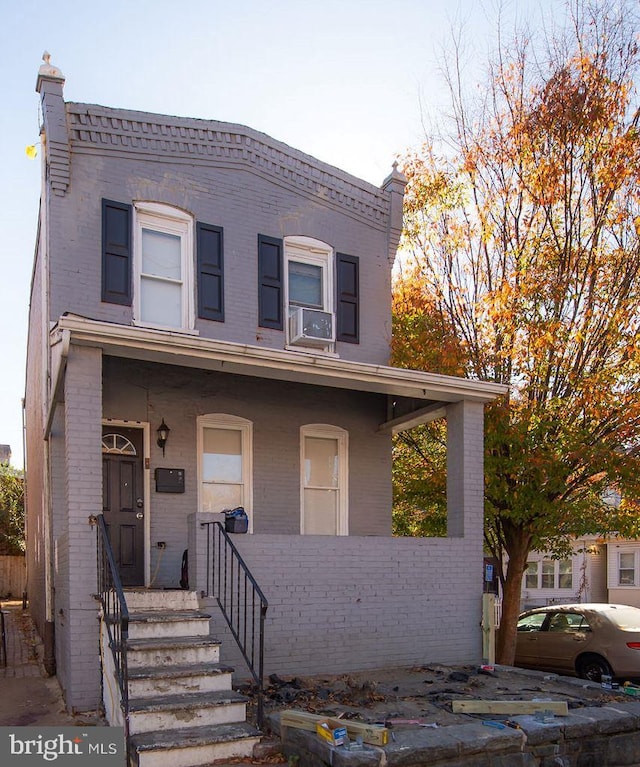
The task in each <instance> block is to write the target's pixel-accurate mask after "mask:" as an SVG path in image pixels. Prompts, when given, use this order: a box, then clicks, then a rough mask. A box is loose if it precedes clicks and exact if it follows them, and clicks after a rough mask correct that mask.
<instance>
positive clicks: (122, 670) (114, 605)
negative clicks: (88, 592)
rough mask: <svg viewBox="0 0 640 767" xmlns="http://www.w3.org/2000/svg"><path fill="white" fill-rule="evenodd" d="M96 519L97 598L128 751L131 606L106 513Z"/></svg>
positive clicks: (127, 750)
mask: <svg viewBox="0 0 640 767" xmlns="http://www.w3.org/2000/svg"><path fill="white" fill-rule="evenodd" d="M96 520H97V526H98V594H97V598H98V600H99V601H100V604H101V605H102V619H103V621H104V625H105V626H106V628H107V633H108V637H109V648H110V649H111V654H112V657H113V665H114V670H115V676H116V679H117V682H118V690H119V692H120V708H121V710H122V717H123V722H124V735H125V745H126V752H127V753H129V675H128V668H127V639H128V638H129V610H128V608H127V602H126V599H125V596H124V591H123V589H122V583H121V582H120V575H119V573H118V568H117V566H116V562H115V559H114V557H113V549H112V548H111V543H110V541H109V534H108V532H107V526H106V524H105V521H104V515H103V514H98V515H97V517H96ZM101 631H102V628H101ZM101 646H102V638H101ZM103 663H104V660H103Z"/></svg>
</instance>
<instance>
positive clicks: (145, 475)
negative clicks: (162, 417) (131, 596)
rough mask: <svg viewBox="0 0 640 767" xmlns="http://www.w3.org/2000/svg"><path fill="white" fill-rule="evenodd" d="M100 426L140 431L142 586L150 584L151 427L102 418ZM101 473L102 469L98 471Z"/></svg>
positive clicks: (146, 422) (117, 419)
mask: <svg viewBox="0 0 640 767" xmlns="http://www.w3.org/2000/svg"><path fill="white" fill-rule="evenodd" d="M102 426H115V427H116V428H123V429H142V452H143V455H142V456H141V458H142V482H143V485H144V584H145V586H147V587H149V585H150V584H151V469H150V462H151V427H150V425H149V422H148V421H125V420H121V419H119V418H103V419H102ZM100 471H101V472H102V468H101V469H100Z"/></svg>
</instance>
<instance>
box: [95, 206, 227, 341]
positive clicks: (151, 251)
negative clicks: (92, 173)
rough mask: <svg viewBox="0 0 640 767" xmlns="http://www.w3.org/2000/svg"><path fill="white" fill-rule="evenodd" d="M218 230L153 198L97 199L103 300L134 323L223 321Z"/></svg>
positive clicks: (186, 325) (185, 326)
mask: <svg viewBox="0 0 640 767" xmlns="http://www.w3.org/2000/svg"><path fill="white" fill-rule="evenodd" d="M223 264H224V260H223V231H222V228H221V227H219V226H213V225H212V224H205V223H202V222H199V221H198V222H194V220H193V218H192V217H191V216H190V215H189V214H188V213H185V212H184V211H181V210H179V209H177V208H173V207H171V206H169V205H164V204H162V203H155V202H138V203H135V205H129V204H126V203H121V202H114V201H112V200H103V201H102V300H103V301H104V302H107V303H113V304H121V305H124V306H131V307H132V314H133V321H134V322H135V323H136V324H138V325H145V326H151V327H160V328H170V329H179V330H192V329H193V327H194V325H195V311H196V307H197V314H198V317H201V318H202V319H207V320H215V321H217V322H222V321H224V270H223Z"/></svg>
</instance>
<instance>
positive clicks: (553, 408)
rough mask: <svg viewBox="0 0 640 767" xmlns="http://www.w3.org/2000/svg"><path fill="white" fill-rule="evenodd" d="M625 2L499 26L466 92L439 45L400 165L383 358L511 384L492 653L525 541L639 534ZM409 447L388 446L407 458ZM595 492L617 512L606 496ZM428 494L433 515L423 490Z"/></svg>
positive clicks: (511, 639)
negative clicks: (509, 29)
mask: <svg viewBox="0 0 640 767" xmlns="http://www.w3.org/2000/svg"><path fill="white" fill-rule="evenodd" d="M634 13H635V6H632V5H631V4H627V5H624V4H622V5H621V4H619V3H618V4H616V5H615V6H614V5H613V4H612V5H607V4H606V3H603V2H597V3H592V4H589V3H588V2H577V3H573V4H572V7H571V9H570V11H569V13H568V15H567V24H566V26H565V28H564V29H563V30H562V31H560V32H558V33H556V34H555V36H554V37H553V39H547V40H546V44H545V45H544V46H540V45H536V44H534V41H533V40H532V38H530V37H526V36H523V35H516V36H515V38H514V40H513V41H512V42H511V43H510V45H508V46H507V45H506V44H502V45H501V46H500V47H499V50H498V53H497V55H496V57H495V60H494V61H493V62H491V66H490V75H489V81H488V84H487V87H486V89H485V90H483V91H478V92H482V93H483V94H484V98H483V99H482V101H481V103H472V102H471V99H469V98H467V96H466V95H465V94H466V93H467V92H468V91H467V90H466V89H465V83H464V82H463V77H462V74H461V69H460V67H459V66H458V64H459V61H460V60H459V58H457V57H454V63H453V65H452V66H450V67H449V68H448V70H447V73H448V84H449V87H450V94H451V107H452V115H453V118H452V124H451V125H450V128H451V130H449V131H448V133H447V135H446V136H442V135H440V136H433V137H432V138H431V139H430V140H429V141H428V142H427V143H426V144H425V146H424V147H423V148H422V149H421V150H420V151H418V152H415V153H413V154H411V155H410V156H408V157H406V158H405V161H404V172H405V174H406V176H407V178H408V181H409V183H408V187H407V193H406V198H405V206H406V211H405V212H406V216H405V236H404V251H405V258H404V260H403V267H402V273H401V275H400V277H399V279H398V280H397V282H396V286H395V297H394V329H395V332H396V336H395V339H394V347H393V353H394V364H397V365H403V366H406V367H415V368H426V369H428V370H432V371H435V372H443V373H458V372H460V373H462V374H463V375H466V376H468V377H470V378H476V379H480V380H488V381H494V382H498V383H503V384H508V385H509V387H510V389H509V394H508V396H506V397H504V398H501V399H500V400H499V401H497V402H496V403H494V404H492V405H490V406H488V407H487V409H486V422H485V429H486V440H485V445H486V459H485V475H486V482H485V491H486V492H485V515H486V516H485V520H486V521H485V543H486V548H487V550H488V551H489V552H491V553H492V554H493V555H494V556H495V557H496V558H497V559H498V560H499V561H500V562H501V564H502V567H501V572H500V577H501V581H502V588H503V611H502V623H501V626H500V630H499V634H498V642H497V658H498V661H499V662H502V663H512V662H513V659H514V652H515V640H516V622H517V616H518V612H519V605H520V590H521V583H522V577H523V573H524V571H525V568H526V565H527V558H528V555H529V553H530V552H531V551H533V550H538V551H552V552H556V553H557V554H558V555H561V554H562V553H563V552H564V553H565V554H566V552H567V545H568V542H569V541H570V540H571V538H572V536H575V535H584V534H587V533H601V534H607V533H614V532H618V533H620V534H624V535H637V534H640V524H639V512H640V507H639V501H640V460H639V453H638V446H639V439H638V426H639V425H640V396H639V395H640V341H639V335H638V330H639V322H640V134H639V132H638V122H639V119H640V112H639V109H638V97H637V91H636V88H635V86H634V78H635V77H636V75H637V71H638V63H639V57H640V52H639V50H638V40H637V35H636V29H637V28H638V27H637V26H635V23H636V21H637V20H636V19H635V18H634V16H633V14H634ZM440 438H441V436H439V435H438V432H437V430H434V432H433V433H432V434H429V433H428V432H424V431H423V433H422V434H421V436H420V445H419V448H416V449H415V450H414V454H413V459H414V460H415V462H416V463H417V464H419V465H421V466H422V469H423V470H424V471H425V472H426V475H430V476H432V477H436V476H441V474H442V471H443V466H442V463H441V465H440V466H438V461H440V462H441V453H439V452H438V440H439V439H440ZM429 445H430V447H429ZM412 449H413V448H412V446H411V444H410V439H408V440H405V442H404V443H399V442H396V450H397V451H398V452H399V453H401V454H402V455H403V456H404V458H405V459H406V458H407V451H408V452H409V454H410V453H411V451H412ZM439 455H440V458H438V456H439ZM404 470H405V471H406V465H405V469H404ZM436 485H437V483H436ZM612 488H615V489H616V490H617V491H618V492H619V493H620V494H621V496H622V503H621V505H620V506H619V507H618V508H616V507H612V506H611V505H608V504H607V503H606V502H605V500H604V498H605V496H606V493H607V491H608V490H611V489H612ZM436 490H437V487H436ZM399 495H402V493H400V494H399ZM427 495H428V493H427ZM402 500H403V499H402V498H399V497H397V498H396V501H397V502H401V501H402ZM405 500H406V499H405ZM427 503H433V506H432V510H433V512H434V514H435V516H436V518H437V514H438V513H439V511H440V512H441V509H439V508H438V504H437V501H434V500H433V498H432V500H431V501H428V502H427ZM409 505H410V504H409ZM397 516H398V517H399V519H397V521H396V528H398V525H400V529H401V530H402V524H401V522H402V519H403V513H402V512H401V513H400V514H399V515H397ZM436 526H437V525H436ZM409 527H410V525H409ZM479 577H480V575H479Z"/></svg>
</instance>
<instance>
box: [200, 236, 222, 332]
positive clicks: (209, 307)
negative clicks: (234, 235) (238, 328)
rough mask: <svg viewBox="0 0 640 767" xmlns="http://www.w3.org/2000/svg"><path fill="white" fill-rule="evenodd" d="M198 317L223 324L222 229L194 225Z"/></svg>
mask: <svg viewBox="0 0 640 767" xmlns="http://www.w3.org/2000/svg"><path fill="white" fill-rule="evenodd" d="M196 249H197V254H198V317H202V318H203V319H205V320H215V321H216V322H224V257H223V250H222V228H221V227H219V226H212V225H211V224H203V223H201V222H200V221H198V222H197V223H196Z"/></svg>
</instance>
